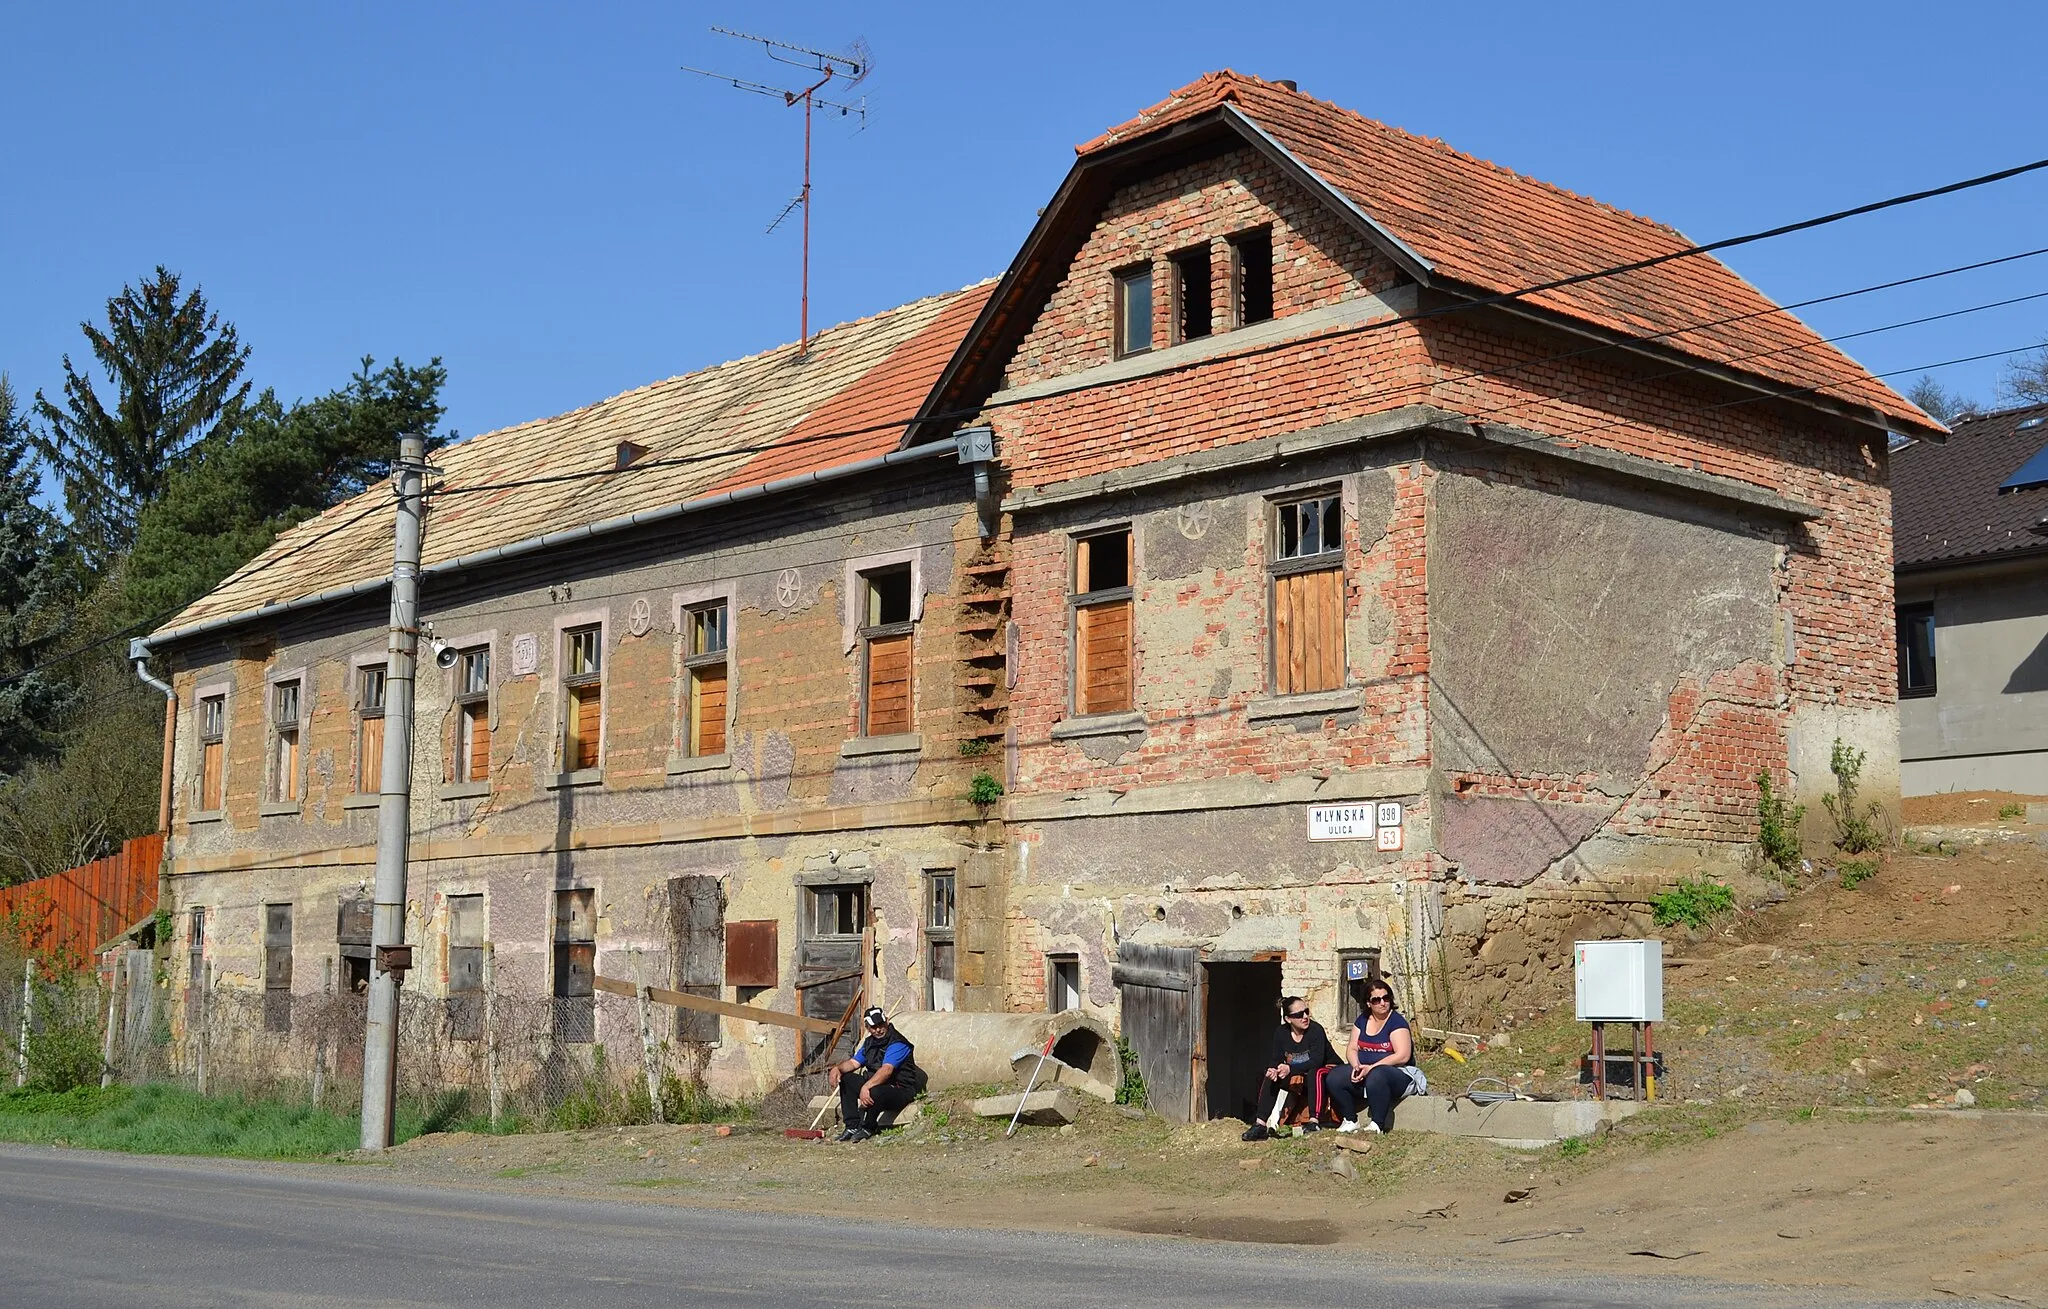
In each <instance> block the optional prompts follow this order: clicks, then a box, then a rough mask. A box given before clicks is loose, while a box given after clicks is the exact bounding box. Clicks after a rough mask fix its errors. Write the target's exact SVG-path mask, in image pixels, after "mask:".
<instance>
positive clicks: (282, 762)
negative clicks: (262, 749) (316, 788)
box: [270, 681, 299, 804]
mask: <svg viewBox="0 0 2048 1309" xmlns="http://www.w3.org/2000/svg"><path fill="white" fill-rule="evenodd" d="M270 741H271V750H270V798H271V799H272V800H275V801H277V802H279V803H280V804H286V803H290V802H291V801H294V800H297V799H298V798H299V684H298V682H296V681H290V682H279V683H277V684H276V685H275V686H273V687H271V688H270Z"/></svg>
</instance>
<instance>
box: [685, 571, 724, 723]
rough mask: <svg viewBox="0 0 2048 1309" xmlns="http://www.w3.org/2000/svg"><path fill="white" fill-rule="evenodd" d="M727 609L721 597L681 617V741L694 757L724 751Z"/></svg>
mask: <svg viewBox="0 0 2048 1309" xmlns="http://www.w3.org/2000/svg"><path fill="white" fill-rule="evenodd" d="M729 612H730V611H729V610H728V609H727V607H726V603H725V602H724V601H723V600H721V601H719V602H718V603H716V604H708V605H703V606H701V607H699V608H696V609H692V610H689V611H688V612H687V613H686V614H685V615H684V618H683V631H684V641H685V645H684V647H683V665H684V668H685V670H686V676H687V677H688V679H689V681H688V685H687V690H688V692H689V697H688V703H687V704H685V706H684V712H685V713H686V714H687V715H688V718H687V721H686V722H685V724H684V742H683V744H684V749H685V751H686V752H687V753H688V754H689V755H690V756H691V757H692V758H696V759H701V758H704V757H706V756H710V755H722V754H724V753H725V720H726V707H727V706H726V693H727V662H726V649H727V638H728V632H727V627H726V622H727V615H728V613H729Z"/></svg>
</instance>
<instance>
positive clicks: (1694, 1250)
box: [355, 810, 2048, 1304]
mask: <svg viewBox="0 0 2048 1309" xmlns="http://www.w3.org/2000/svg"><path fill="white" fill-rule="evenodd" d="M1994 812H1995V810H1994ZM2043 903H2048V849H2044V848H2043V847H2042V846H2040V845H2037V844H2035V843H2034V842H2032V841H2031V840H2013V841H1996V842H1987V843H1982V844H1975V845H1972V844H1964V843H1963V842H1962V840H1961V839H1959V840H1958V841H1956V842H1954V843H1951V842H1947V841H1941V842H1938V843H1936V844H1935V845H1933V846H1929V847H1927V848H1926V849H1925V850H1922V851H1918V852H1904V853H1899V854H1896V855H1893V856H1891V857H1889V858H1887V859H1886V861H1885V863H1884V866H1883V868H1882V870H1881V871H1880V872H1879V873H1878V875H1877V876H1875V877H1873V878H1871V879H1870V880H1868V881H1865V882H1863V883H1862V884H1861V885H1859V886H1858V887H1856V888H1855V889H1853V890H1845V889H1843V888H1841V887H1840V886H1839V885H1838V884H1837V883H1835V882H1833V881H1832V880H1822V881H1818V882H1816V883H1815V884H1813V885H1810V886H1808V887H1806V888H1804V889H1802V890H1799V891H1798V892H1796V893H1795V894H1793V895H1792V896H1791V897H1790V898H1788V899H1787V900H1785V901H1784V902H1782V903H1779V904H1775V905H1771V906H1768V907H1766V908H1765V909H1763V910H1762V911H1760V912H1755V913H1746V914H1742V915H1738V916H1736V917H1735V918H1734V919H1732V920H1731V921H1728V922H1725V923H1721V924H1717V925H1716V927H1715V928H1714V930H1711V931H1703V932H1699V933H1694V934H1693V935H1692V936H1691V938H1690V939H1683V938H1674V939H1671V940H1668V941H1667V947H1666V953H1667V974H1666V1018H1667V1021H1666V1022H1665V1023H1664V1024H1663V1025H1662V1027H1661V1028H1660V1040H1659V1042H1658V1048H1659V1050H1660V1051H1661V1052H1663V1053H1664V1054H1665V1056H1666V1058H1667V1060H1668V1073H1667V1076H1666V1079H1665V1083H1664V1085H1663V1087H1662V1088H1661V1090H1660V1094H1661V1095H1662V1096H1663V1097H1664V1099H1663V1101H1662V1102H1661V1103H1659V1104H1655V1105H1651V1106H1649V1107H1647V1108H1646V1109H1645V1111H1644V1112H1643V1113H1642V1114H1639V1115H1638V1116H1636V1117H1635V1118H1633V1119H1630V1120H1627V1121H1625V1122H1623V1123H1622V1124H1621V1125H1619V1126H1618V1127H1617V1128H1616V1129H1615V1130H1614V1131H1612V1132H1610V1133H1608V1134H1606V1135H1604V1136H1601V1137H1597V1138H1593V1139H1590V1140H1588V1141H1585V1142H1571V1143H1567V1144H1566V1145H1565V1146H1562V1147H1552V1148H1550V1149H1548V1150H1544V1151H1539V1152H1533V1153H1531V1152H1520V1151H1511V1150H1507V1149H1504V1148H1501V1147H1496V1146H1492V1145H1489V1144H1487V1143H1485V1142H1483V1141H1476V1140H1470V1139H1463V1138H1447V1137H1438V1136H1428V1135H1423V1134H1420V1133H1403V1132H1400V1131H1399V1130H1398V1121H1397V1130H1396V1131H1395V1133H1394V1134H1393V1135H1391V1136H1389V1137H1386V1138H1383V1139H1381V1140H1379V1141H1376V1142H1373V1143H1372V1148H1371V1150H1370V1152H1369V1153H1366V1154H1354V1153H1352V1152H1350V1151H1344V1150H1340V1149H1339V1147H1338V1145H1337V1140H1336V1137H1335V1134H1333V1133H1322V1134H1317V1135H1313V1136H1309V1137H1304V1138H1294V1139H1286V1140H1280V1141H1273V1142H1262V1143H1257V1144H1248V1143H1244V1142H1241V1141H1239V1140H1238V1132H1239V1131H1240V1130H1241V1126H1242V1125H1241V1124H1237V1123H1230V1122H1218V1123H1208V1124H1200V1125H1193V1126H1188V1125H1182V1126H1170V1125H1168V1124H1166V1123H1164V1122H1163V1121H1161V1120H1160V1119H1157V1118H1150V1117H1143V1116H1133V1115H1135V1114H1136V1113H1137V1111H1135V1110H1126V1109H1119V1108H1116V1107H1113V1106H1109V1105H1102V1104H1097V1103H1095V1102H1093V1101H1090V1102H1088V1103H1087V1107H1086V1109H1085V1112H1084V1114H1083V1116H1082V1118H1081V1120H1080V1121H1079V1122H1078V1123H1076V1124H1074V1125H1072V1126H1071V1127H1069V1128H1061V1129H1052V1128H1026V1129H1023V1130H1022V1131H1020V1133H1019V1135H1018V1136H1017V1137H1016V1138H1015V1139H1014V1140H1005V1139H1003V1136H1002V1128H1003V1124H1002V1123H999V1122H989V1121H985V1120H982V1119H978V1118H975V1117H973V1116H972V1115H971V1114H970V1113H969V1112H968V1111H967V1110H966V1107H965V1104H966V1100H967V1098H968V1097H967V1095H966V1094H964V1093H962V1094H958V1095H953V1094H949V1095H943V1096H939V1097H936V1098H934V1099H933V1100H932V1101H930V1102H929V1103H928V1104H927V1106H926V1111H925V1113H924V1114H923V1116H922V1117H921V1118H920V1119H919V1121H917V1122H915V1123H913V1124H911V1125H910V1126H908V1127H905V1128H902V1129H900V1130H898V1131H895V1132H892V1133H889V1134H887V1135H885V1136H884V1137H883V1138H881V1139H880V1140H879V1141H877V1142H874V1143H870V1144H866V1145H861V1146H837V1145H832V1144H828V1143H823V1142H800V1141H793V1140H787V1139H785V1138H784V1137H783V1136H782V1135H781V1133H780V1131H779V1130H777V1129H776V1128H775V1127H771V1126H767V1125H764V1124H762V1123H761V1122H758V1121H757V1122H755V1123H750V1124H743V1125H740V1126H737V1127H734V1128H731V1129H729V1130H730V1131H731V1134H730V1135H720V1134H719V1132H718V1130H717V1129H715V1128H710V1127H625V1128H606V1129H599V1130H594V1131H587V1132H575V1133H556V1134H546V1135H520V1136H503V1137H491V1136H473V1135H455V1134H444V1135H436V1136H427V1137H421V1138H419V1139H417V1140H415V1141H413V1142H411V1143H409V1144H408V1145H406V1146H404V1147H402V1148H400V1149H398V1150H395V1151H392V1152H390V1153H389V1154H387V1155H385V1156H383V1157H381V1158H379V1159H376V1160H375V1161H370V1160H363V1159H357V1160H356V1161H355V1162H357V1163H358V1164H359V1165H360V1166H368V1167H375V1168H378V1169H388V1170H389V1171H391V1172H392V1173H393V1174H395V1175H398V1176H401V1177H406V1178H416V1179H420V1180H428V1179H432V1180H437V1181H458V1182H462V1183H465V1184H470V1185H479V1186H490V1187H519V1188H538V1189H544V1190H549V1191H563V1190H566V1191H575V1192H579V1193H585V1194H588V1193H602V1194H611V1195H615V1196H621V1197H626V1196H631V1197H634V1198H638V1199H644V1200H650V1201H665V1202H672V1203H680V1204H689V1205H712V1206H719V1207H737V1208H744V1209H763V1210H778V1211H787V1212H821V1213H833V1214H844V1215H865V1216H870V1217H877V1218H892V1219H902V1220H905V1221H910V1222H917V1223H924V1224H930V1223H939V1224H941V1225H949V1226H951V1225H964V1226H1005V1227H1030V1228H1043V1229H1061V1230H1107V1231H1117V1232H1134V1233H1150V1234H1158V1235H1162V1236H1185V1237H1195V1238H1201V1239H1215V1240H1239V1241H1278V1242H1289V1243H1299V1244H1313V1245H1329V1246H1337V1247H1340V1248H1358V1249H1361V1250H1365V1249H1371V1250H1375V1251H1379V1252H1382V1253H1386V1254H1391V1255H1399V1256H1407V1257H1417V1258H1423V1259H1453V1260H1455V1259H1466V1258H1470V1259H1484V1260H1488V1261H1493V1262H1496V1263H1497V1262H1498V1261H1501V1260H1507V1261H1511V1262H1515V1263H1520V1264H1527V1265H1530V1266H1532V1267H1536V1268H1541V1269H1544V1270H1546V1271H1550V1272H1557V1271H1560V1270H1568V1269H1586V1270H1591V1271H1597V1272H1602V1273H1608V1274H1617V1275H1627V1274H1630V1273H1640V1274H1642V1275H1644V1276H1656V1275H1663V1274H1684V1275H1692V1276H1700V1277H1709V1278H1721V1279H1727V1280H1730V1281H1741V1282H1764V1283H1774V1284H1782V1285H1792V1286H1814V1287H1830V1288H1848V1289H1852V1290H1859V1291H1862V1292H1866V1293H1868V1294H1870V1295H1872V1296H1886V1297H1907V1298H1927V1297H1929V1296H1931V1295H1934V1294H1937V1293H1938V1294H1946V1295H1953V1296H1961V1297H1972V1298H1984V1299H1987V1300H1995V1301H2006V1302H2017V1303H2030V1304H2048V1112H2042V1111H2041V1110H2039V1109H2036V1108H2035V1106H2036V1105H2037V1104H2038V1102H2039V1101H2040V1100H2041V1099H2042V1096H2043V1092H2044V1089H2048V1044H2044V1043H2043V1033H2042V1030H2041V1029H2042V1024H2043V1022H2044V1021H2048V923H2044V921H2043V918H2042V916H2041V915H2042V910H2041V905H2042V904H2043ZM1496 1037H1499V1038H1501V1039H1498V1040H1496V1039H1495V1038H1496ZM1486 1038H1487V1039H1486V1042H1485V1045H1486V1048H1485V1049H1483V1050H1481V1051H1478V1052H1476V1053H1475V1055H1474V1056H1473V1057H1472V1058H1471V1059H1470V1060H1469V1062H1467V1063H1465V1064H1462V1065H1461V1064H1458V1063H1455V1062H1453V1061H1451V1060H1450V1059H1448V1058H1447V1057H1446V1056H1444V1055H1443V1054H1442V1053H1441V1052H1436V1051H1432V1052H1429V1053H1427V1054H1426V1055H1425V1059H1424V1062H1425V1066H1426V1067H1427V1069H1428V1071H1429V1074H1430V1079H1431V1082H1432V1083H1433V1087H1434V1090H1435V1091H1436V1092H1437V1093H1439V1094H1455V1093H1457V1092H1458V1091H1460V1090H1462V1089H1464V1088H1465V1087H1466V1086H1467V1085H1468V1084H1469V1083H1470V1081H1471V1080H1472V1079H1473V1078H1475V1077H1478V1076H1494V1077H1499V1078H1501V1079H1502V1080H1503V1081H1506V1082H1508V1083H1510V1084H1512V1085H1516V1086H1519V1087H1522V1088H1524V1089H1527V1090H1529V1091H1531V1092H1534V1093H1537V1094H1542V1095H1556V1094H1571V1093H1572V1083H1573V1082H1574V1081H1575V1072H1576V1066H1577V1059H1578V1056H1579V1055H1580V1054H1581V1053H1582V1052H1583V1051H1584V1049H1585V1042H1586V1033H1585V1031H1584V1029H1583V1027H1582V1026H1581V1025H1579V1024H1577V1023H1575V1022H1573V1021H1572V1020H1571V1017H1570V1014H1569V1012H1568V1011H1567V1012H1562V1013H1557V1012H1553V1013H1547V1014H1536V1015H1534V1016H1533V1017H1532V1018H1529V1019H1527V1020H1525V1021H1523V1022H1520V1023H1516V1024H1513V1025H1510V1024H1507V1023H1505V1022H1503V1024H1502V1030H1501V1031H1500V1032H1498V1033H1488V1034H1486ZM1973 1105H1974V1106H1976V1107H1974V1108H1973V1107H1971V1106H1973ZM1339 1158H1342V1159H1343V1160H1344V1161H1345V1162H1346V1163H1348V1164H1349V1165H1350V1169H1349V1172H1350V1173H1351V1175H1349V1176H1347V1175H1344V1174H1343V1173H1342V1172H1338V1171H1332V1163H1333V1161H1335V1160H1337V1159H1339ZM1339 1167H1340V1168H1341V1167H1342V1165H1339Z"/></svg>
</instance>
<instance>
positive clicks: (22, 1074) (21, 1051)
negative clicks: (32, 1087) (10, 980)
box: [14, 959, 36, 1086]
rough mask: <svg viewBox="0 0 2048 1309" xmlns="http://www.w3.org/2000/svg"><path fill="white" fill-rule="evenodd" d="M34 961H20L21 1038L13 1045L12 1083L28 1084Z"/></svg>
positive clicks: (34, 976)
mask: <svg viewBox="0 0 2048 1309" xmlns="http://www.w3.org/2000/svg"><path fill="white" fill-rule="evenodd" d="M35 1004H36V961H35V960H33V959H24V960H22V961H21V1039H20V1041H19V1042H18V1043H17V1044H16V1045H15V1047H14V1084H15V1085H16V1086H27V1085H28V1024H29V1017H30V1015H31V1014H33V1013H34V1012H35Z"/></svg>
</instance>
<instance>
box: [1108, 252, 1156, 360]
mask: <svg viewBox="0 0 2048 1309" xmlns="http://www.w3.org/2000/svg"><path fill="white" fill-rule="evenodd" d="M1151 348H1152V265H1150V264H1144V265H1141V266H1139V267H1137V268H1127V269H1125V270H1124V271H1123V272H1121V273H1118V274H1117V275H1116V357H1117V358H1119V359H1121V358H1123V357H1124V356H1125V355H1141V354H1144V353H1145V352H1146V351H1147V350H1150V349H1151Z"/></svg>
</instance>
